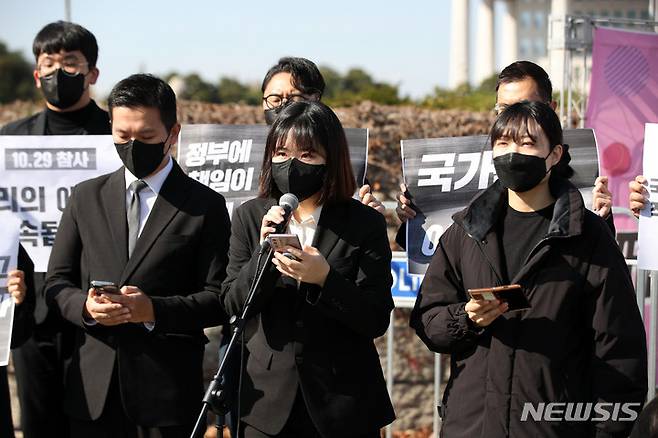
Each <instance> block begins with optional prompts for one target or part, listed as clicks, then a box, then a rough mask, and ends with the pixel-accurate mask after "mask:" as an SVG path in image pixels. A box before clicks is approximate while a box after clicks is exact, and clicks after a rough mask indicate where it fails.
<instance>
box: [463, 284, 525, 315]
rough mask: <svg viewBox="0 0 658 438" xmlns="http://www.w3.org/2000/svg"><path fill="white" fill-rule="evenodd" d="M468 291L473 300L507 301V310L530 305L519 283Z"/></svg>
mask: <svg viewBox="0 0 658 438" xmlns="http://www.w3.org/2000/svg"><path fill="white" fill-rule="evenodd" d="M468 293H469V295H470V296H471V298H473V299H474V300H500V301H502V302H503V303H507V305H508V308H507V311H508V312H509V311H514V310H524V309H529V308H530V307H531V306H530V302H529V301H528V298H527V297H526V296H525V294H524V293H523V289H522V288H521V285H519V284H507V285H505V286H494V287H485V288H481V289H469V290H468Z"/></svg>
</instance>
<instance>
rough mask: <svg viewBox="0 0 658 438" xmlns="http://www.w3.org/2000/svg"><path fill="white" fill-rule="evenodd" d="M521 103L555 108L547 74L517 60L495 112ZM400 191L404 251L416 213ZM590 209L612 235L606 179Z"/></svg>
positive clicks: (501, 82)
mask: <svg viewBox="0 0 658 438" xmlns="http://www.w3.org/2000/svg"><path fill="white" fill-rule="evenodd" d="M524 100H527V101H530V102H543V103H547V104H549V105H550V106H551V107H552V108H553V109H555V107H556V106H557V102H555V101H554V100H553V86H552V85H551V80H550V78H549V77H548V73H546V71H545V70H544V69H543V68H541V67H540V66H538V65H537V64H535V63H533V62H530V61H516V62H513V63H512V64H510V65H508V66H507V67H505V68H504V69H503V71H501V72H500V74H499V75H498V82H497V83H496V105H495V106H494V112H495V113H496V115H499V114H500V113H501V112H503V111H504V110H505V108H507V107H508V106H509V105H512V104H514V103H517V102H521V101H524ZM400 190H401V192H400V193H398V195H397V200H398V206H397V208H396V209H395V212H396V213H397V216H398V219H400V222H402V225H401V226H400V228H399V229H398V233H397V235H396V237H395V241H396V242H397V243H398V245H400V246H401V247H402V248H406V223H407V221H408V220H409V219H411V218H413V217H415V216H416V211H415V210H414V207H413V203H412V200H411V198H410V197H409V194H408V192H407V187H406V186H405V185H404V184H400ZM592 209H593V211H594V212H595V213H596V214H598V215H599V216H601V217H602V218H604V219H605V221H606V223H607V224H608V226H609V227H610V229H611V230H612V232H613V234H614V232H615V226H614V222H613V219H612V193H610V190H608V177H607V176H600V177H598V178H597V179H596V181H595V182H594V190H593V192H592Z"/></svg>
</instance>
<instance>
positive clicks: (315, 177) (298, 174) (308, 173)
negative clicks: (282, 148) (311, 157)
mask: <svg viewBox="0 0 658 438" xmlns="http://www.w3.org/2000/svg"><path fill="white" fill-rule="evenodd" d="M326 168H327V166H326V164H308V163H304V162H303V161H300V160H298V159H297V158H291V159H289V160H286V161H284V162H282V163H272V179H273V180H274V184H276V187H277V189H279V191H280V192H281V193H292V194H293V195H295V196H297V199H299V200H300V201H303V200H304V199H307V198H310V197H311V196H313V195H314V194H316V193H317V192H318V191H319V190H320V189H321V188H322V185H323V184H324V175H325V171H326Z"/></svg>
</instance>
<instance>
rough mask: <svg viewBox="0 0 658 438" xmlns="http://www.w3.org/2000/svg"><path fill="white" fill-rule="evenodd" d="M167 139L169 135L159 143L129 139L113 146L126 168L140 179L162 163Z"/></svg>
mask: <svg viewBox="0 0 658 438" xmlns="http://www.w3.org/2000/svg"><path fill="white" fill-rule="evenodd" d="M168 139H169V136H167V138H166V139H165V141H163V142H161V143H142V142H141V141H139V140H130V141H127V142H126V143H114V146H115V147H116V149H117V153H118V154H119V157H120V158H121V161H123V164H124V166H126V169H128V170H129V171H130V173H132V174H133V175H135V176H136V177H137V178H138V179H142V178H144V177H145V176H148V175H150V174H151V173H153V171H154V170H155V169H157V168H158V166H159V165H160V163H162V160H163V159H164V157H165V154H166V152H164V145H165V143H166V142H167V140H168ZM170 147H171V145H170ZM168 150H169V149H167V151H168Z"/></svg>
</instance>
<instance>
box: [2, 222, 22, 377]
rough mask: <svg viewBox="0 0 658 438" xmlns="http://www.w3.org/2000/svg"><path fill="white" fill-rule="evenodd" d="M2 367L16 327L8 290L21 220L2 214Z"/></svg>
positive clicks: (12, 301)
mask: <svg viewBox="0 0 658 438" xmlns="http://www.w3.org/2000/svg"><path fill="white" fill-rule="evenodd" d="M0 221H1V223H2V227H0V366H7V363H8V362H9V351H10V348H11V332H12V328H13V326H14V300H13V298H12V297H11V295H9V291H8V290H7V277H8V274H9V271H12V270H14V269H16V267H17V265H18V228H19V225H20V220H19V219H18V218H17V217H15V216H13V215H11V214H9V213H6V212H5V213H0Z"/></svg>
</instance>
